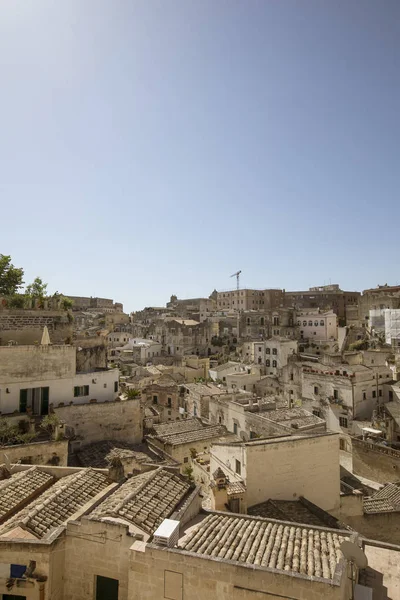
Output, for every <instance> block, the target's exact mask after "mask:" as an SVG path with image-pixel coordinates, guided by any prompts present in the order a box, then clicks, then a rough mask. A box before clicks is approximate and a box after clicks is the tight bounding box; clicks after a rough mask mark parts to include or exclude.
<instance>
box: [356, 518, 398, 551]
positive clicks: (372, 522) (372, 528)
mask: <svg viewBox="0 0 400 600" xmlns="http://www.w3.org/2000/svg"><path fill="white" fill-rule="evenodd" d="M345 522H346V524H347V525H350V527H352V528H353V529H354V530H355V531H358V533H361V535H363V536H364V537H366V538H369V539H373V540H379V541H380V542H386V543H388V544H400V513H398V512H397V513H393V512H391V513H384V514H376V515H359V516H353V517H347V518H346V519H345Z"/></svg>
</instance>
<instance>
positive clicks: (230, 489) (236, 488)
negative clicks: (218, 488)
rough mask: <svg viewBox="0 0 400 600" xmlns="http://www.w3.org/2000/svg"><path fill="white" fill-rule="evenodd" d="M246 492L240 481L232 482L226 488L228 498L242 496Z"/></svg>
mask: <svg viewBox="0 0 400 600" xmlns="http://www.w3.org/2000/svg"><path fill="white" fill-rule="evenodd" d="M245 492H246V486H245V485H244V483H242V482H241V481H232V483H229V484H228V486H227V488H226V493H227V494H228V496H234V495H236V494H244V493H245Z"/></svg>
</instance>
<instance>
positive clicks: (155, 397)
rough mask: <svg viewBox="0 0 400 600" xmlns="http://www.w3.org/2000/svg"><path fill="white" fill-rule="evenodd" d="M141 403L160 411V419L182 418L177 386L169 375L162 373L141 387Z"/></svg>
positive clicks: (173, 419)
mask: <svg viewBox="0 0 400 600" xmlns="http://www.w3.org/2000/svg"><path fill="white" fill-rule="evenodd" d="M142 404H145V405H146V406H147V405H153V406H155V407H157V410H158V411H161V418H162V421H175V420H176V419H180V418H182V413H183V409H182V410H179V409H180V408H182V407H181V403H180V393H179V386H178V384H177V382H176V381H175V380H174V378H173V377H171V376H170V375H168V374H166V375H162V376H161V377H160V378H159V379H157V380H156V381H154V382H152V383H150V384H149V385H147V386H145V387H144V388H143V389H142Z"/></svg>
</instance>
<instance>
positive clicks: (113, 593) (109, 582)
mask: <svg viewBox="0 0 400 600" xmlns="http://www.w3.org/2000/svg"><path fill="white" fill-rule="evenodd" d="M118 584H119V581H118V579H111V578H110V577H102V576H101V575H96V600H118Z"/></svg>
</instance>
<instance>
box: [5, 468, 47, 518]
mask: <svg viewBox="0 0 400 600" xmlns="http://www.w3.org/2000/svg"><path fill="white" fill-rule="evenodd" d="M54 481H55V479H54V477H53V476H52V475H49V474H48V473H45V472H44V471H41V470H40V469H38V468H37V467H32V468H31V469H28V470H27V471H21V472H20V473H17V474H15V475H13V476H12V477H11V478H10V479H5V480H3V481H0V523H1V522H3V521H5V520H6V519H7V518H8V517H9V516H11V514H12V513H14V512H15V511H16V510H18V507H19V506H21V507H22V506H23V505H24V504H26V502H28V501H29V500H30V499H32V500H33V499H34V498H35V497H36V496H37V495H38V494H40V493H41V492H42V491H43V490H44V489H46V488H47V487H49V486H50V485H51V484H52V483H53V482H54Z"/></svg>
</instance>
